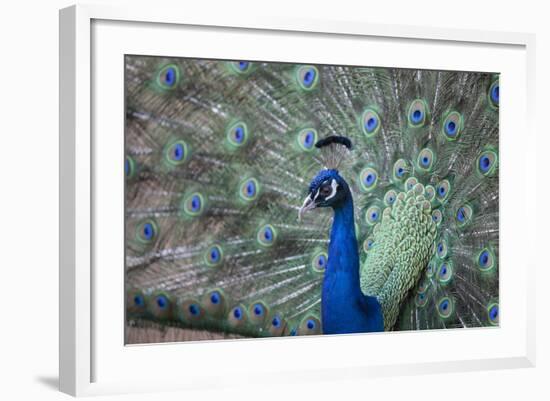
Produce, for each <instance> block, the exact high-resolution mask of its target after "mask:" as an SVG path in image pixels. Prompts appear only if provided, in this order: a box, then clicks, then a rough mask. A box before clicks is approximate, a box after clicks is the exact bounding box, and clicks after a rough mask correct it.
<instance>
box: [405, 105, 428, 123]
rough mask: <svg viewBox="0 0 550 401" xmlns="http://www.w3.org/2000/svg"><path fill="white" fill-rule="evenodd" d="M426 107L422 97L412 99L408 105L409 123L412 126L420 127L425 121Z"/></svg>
mask: <svg viewBox="0 0 550 401" xmlns="http://www.w3.org/2000/svg"><path fill="white" fill-rule="evenodd" d="M427 113H428V107H427V106H426V102H424V100H422V99H417V100H415V101H413V102H412V103H411V105H410V107H409V123H410V124H411V125H412V126H413V127H420V126H422V125H424V123H425V122H426V115H427Z"/></svg>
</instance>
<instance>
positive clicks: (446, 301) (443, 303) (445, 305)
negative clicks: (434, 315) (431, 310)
mask: <svg viewBox="0 0 550 401" xmlns="http://www.w3.org/2000/svg"><path fill="white" fill-rule="evenodd" d="M453 310H454V305H453V301H452V300H451V298H449V297H443V298H441V299H440V300H439V302H438V303H437V312H438V314H439V316H440V317H441V318H442V319H447V318H449V317H450V316H451V315H452V314H453Z"/></svg>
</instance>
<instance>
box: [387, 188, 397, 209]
mask: <svg viewBox="0 0 550 401" xmlns="http://www.w3.org/2000/svg"><path fill="white" fill-rule="evenodd" d="M396 199H397V192H396V191H395V190H393V189H390V190H389V191H388V192H386V195H384V204H385V205H386V206H391V205H393V204H394V203H395V200H396Z"/></svg>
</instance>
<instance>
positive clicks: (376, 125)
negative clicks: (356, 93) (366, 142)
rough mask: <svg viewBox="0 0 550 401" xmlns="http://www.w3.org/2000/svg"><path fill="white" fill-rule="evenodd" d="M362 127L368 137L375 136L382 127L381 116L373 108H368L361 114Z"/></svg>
mask: <svg viewBox="0 0 550 401" xmlns="http://www.w3.org/2000/svg"><path fill="white" fill-rule="evenodd" d="M361 128H362V129H363V133H364V134H365V136H366V137H367V138H370V137H372V136H374V135H375V134H376V133H377V132H378V130H379V129H380V116H379V115H378V113H377V112H376V111H375V110H373V109H370V108H369V109H366V110H365V111H363V115H362V116H361Z"/></svg>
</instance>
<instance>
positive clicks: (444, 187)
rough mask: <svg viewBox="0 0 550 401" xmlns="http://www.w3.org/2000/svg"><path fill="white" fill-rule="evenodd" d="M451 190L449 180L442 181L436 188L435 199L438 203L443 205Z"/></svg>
mask: <svg viewBox="0 0 550 401" xmlns="http://www.w3.org/2000/svg"><path fill="white" fill-rule="evenodd" d="M450 190H451V183H450V182H449V180H443V181H441V182H440V183H439V184H437V187H436V197H437V200H439V202H441V203H444V202H445V201H446V200H447V197H448V196H449V192H450Z"/></svg>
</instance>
